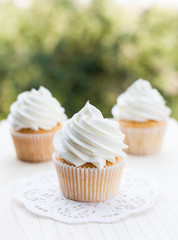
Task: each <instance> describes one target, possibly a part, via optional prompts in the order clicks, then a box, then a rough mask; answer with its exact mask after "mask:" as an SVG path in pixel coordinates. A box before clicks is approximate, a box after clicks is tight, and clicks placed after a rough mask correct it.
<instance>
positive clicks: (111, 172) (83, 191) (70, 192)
mask: <svg viewBox="0 0 178 240" xmlns="http://www.w3.org/2000/svg"><path fill="white" fill-rule="evenodd" d="M53 161H54V163H55V166H56V171H57V175H58V179H59V186H60V190H61V192H62V194H63V195H64V196H65V197H67V198H69V199H72V200H76V201H84V202H99V201H104V200H107V199H110V198H113V197H115V196H116V195H117V194H118V190H119V186H120V181H121V175H122V171H123V167H124V165H125V159H123V160H122V161H121V162H119V163H117V164H114V165H112V166H106V167H104V168H103V169H101V170H100V169H98V168H95V167H93V168H90V167H88V168H86V167H83V168H82V167H76V166H73V165H69V164H67V163H63V162H62V161H60V159H59V160H58V159H56V156H55V154H53Z"/></svg>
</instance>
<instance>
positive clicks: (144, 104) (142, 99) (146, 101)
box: [112, 79, 171, 122]
mask: <svg viewBox="0 0 178 240" xmlns="http://www.w3.org/2000/svg"><path fill="white" fill-rule="evenodd" d="M170 113H171V110H170V108H168V107H167V106H166V105H165V101H164V99H163V97H162V96H161V95H160V93H159V92H158V91H157V90H156V89H153V88H152V87H151V84H150V83H149V82H148V81H147V80H143V79H138V80H137V81H135V82H134V83H133V84H132V85H131V86H130V87H129V88H128V89H127V90H126V92H124V93H122V94H121V95H120V96H119V97H118V98H117V104H116V105H115V106H114V107H113V108H112V115H113V117H114V119H123V120H130V121H137V122H144V121H147V120H155V121H165V120H166V119H167V118H168V117H169V115H170Z"/></svg>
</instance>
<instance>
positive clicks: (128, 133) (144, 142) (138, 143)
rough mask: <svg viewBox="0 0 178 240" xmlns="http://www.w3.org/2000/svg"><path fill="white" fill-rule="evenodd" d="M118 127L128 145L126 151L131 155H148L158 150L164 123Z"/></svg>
mask: <svg viewBox="0 0 178 240" xmlns="http://www.w3.org/2000/svg"><path fill="white" fill-rule="evenodd" d="M120 129H121V131H122V132H123V133H124V134H125V139H124V142H125V143H126V144H127V145H128V148H127V149H126V150H125V151H126V152H127V153H129V154H133V155H149V154H155V153H158V152H159V151H160V149H161V146H162V142H163V137H164V134H165V129H166V125H165V126H159V127H152V128H131V127H121V126H120Z"/></svg>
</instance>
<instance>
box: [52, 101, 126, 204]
mask: <svg viewBox="0 0 178 240" xmlns="http://www.w3.org/2000/svg"><path fill="white" fill-rule="evenodd" d="M123 139H124V134H123V133H122V132H121V131H120V129H119V127H118V124H117V123H116V122H115V121H113V120H108V119H105V118H103V115H102V113H101V112H100V111H99V110H98V109H97V108H95V107H94V106H92V105H91V104H90V103H89V102H87V103H86V105H85V106H84V108H82V109H81V110H80V111H79V112H78V113H76V114H75V115H74V116H73V117H72V118H71V119H70V120H68V121H67V122H66V123H65V124H64V126H63V128H62V130H61V131H59V132H57V133H56V135H55V137H54V140H53V144H54V149H55V153H54V154H53V160H54V163H55V166H56V171H57V175H58V179H59V185H60V189H61V192H62V194H63V195H64V196H65V197H67V198H70V199H73V200H76V201H85V202H97V201H103V200H106V199H110V198H112V197H114V196H116V194H117V192H118V189H119V184H120V179H121V174H122V170H123V167H124V163H125V154H124V152H123V151H122V149H123V148H126V147H127V146H126V145H125V144H124V143H123Z"/></svg>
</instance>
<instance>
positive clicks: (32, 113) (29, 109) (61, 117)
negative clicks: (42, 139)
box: [8, 86, 66, 131]
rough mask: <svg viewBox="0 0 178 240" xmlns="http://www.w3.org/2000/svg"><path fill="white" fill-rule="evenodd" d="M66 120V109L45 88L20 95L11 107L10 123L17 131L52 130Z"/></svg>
mask: <svg viewBox="0 0 178 240" xmlns="http://www.w3.org/2000/svg"><path fill="white" fill-rule="evenodd" d="M65 120H66V115H65V113H64V108H62V107H61V105H60V103H59V102H58V101H57V100H56V99H55V98H54V97H53V96H52V94H51V93H50V91H49V90H48V89H46V88H44V87H42V86H41V87H40V88H39V90H36V89H32V90H31V91H26V92H23V93H21V94H19V95H18V97H17V101H15V102H14V103H13V104H12V105H11V107H10V114H9V116H8V121H9V123H10V125H11V126H12V127H13V128H14V129H16V130H19V129H23V128H31V129H33V130H35V131H37V130H38V129H39V128H42V129H44V130H50V129H52V128H53V127H55V126H56V125H57V124H58V123H63V122H64V121H65Z"/></svg>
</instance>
